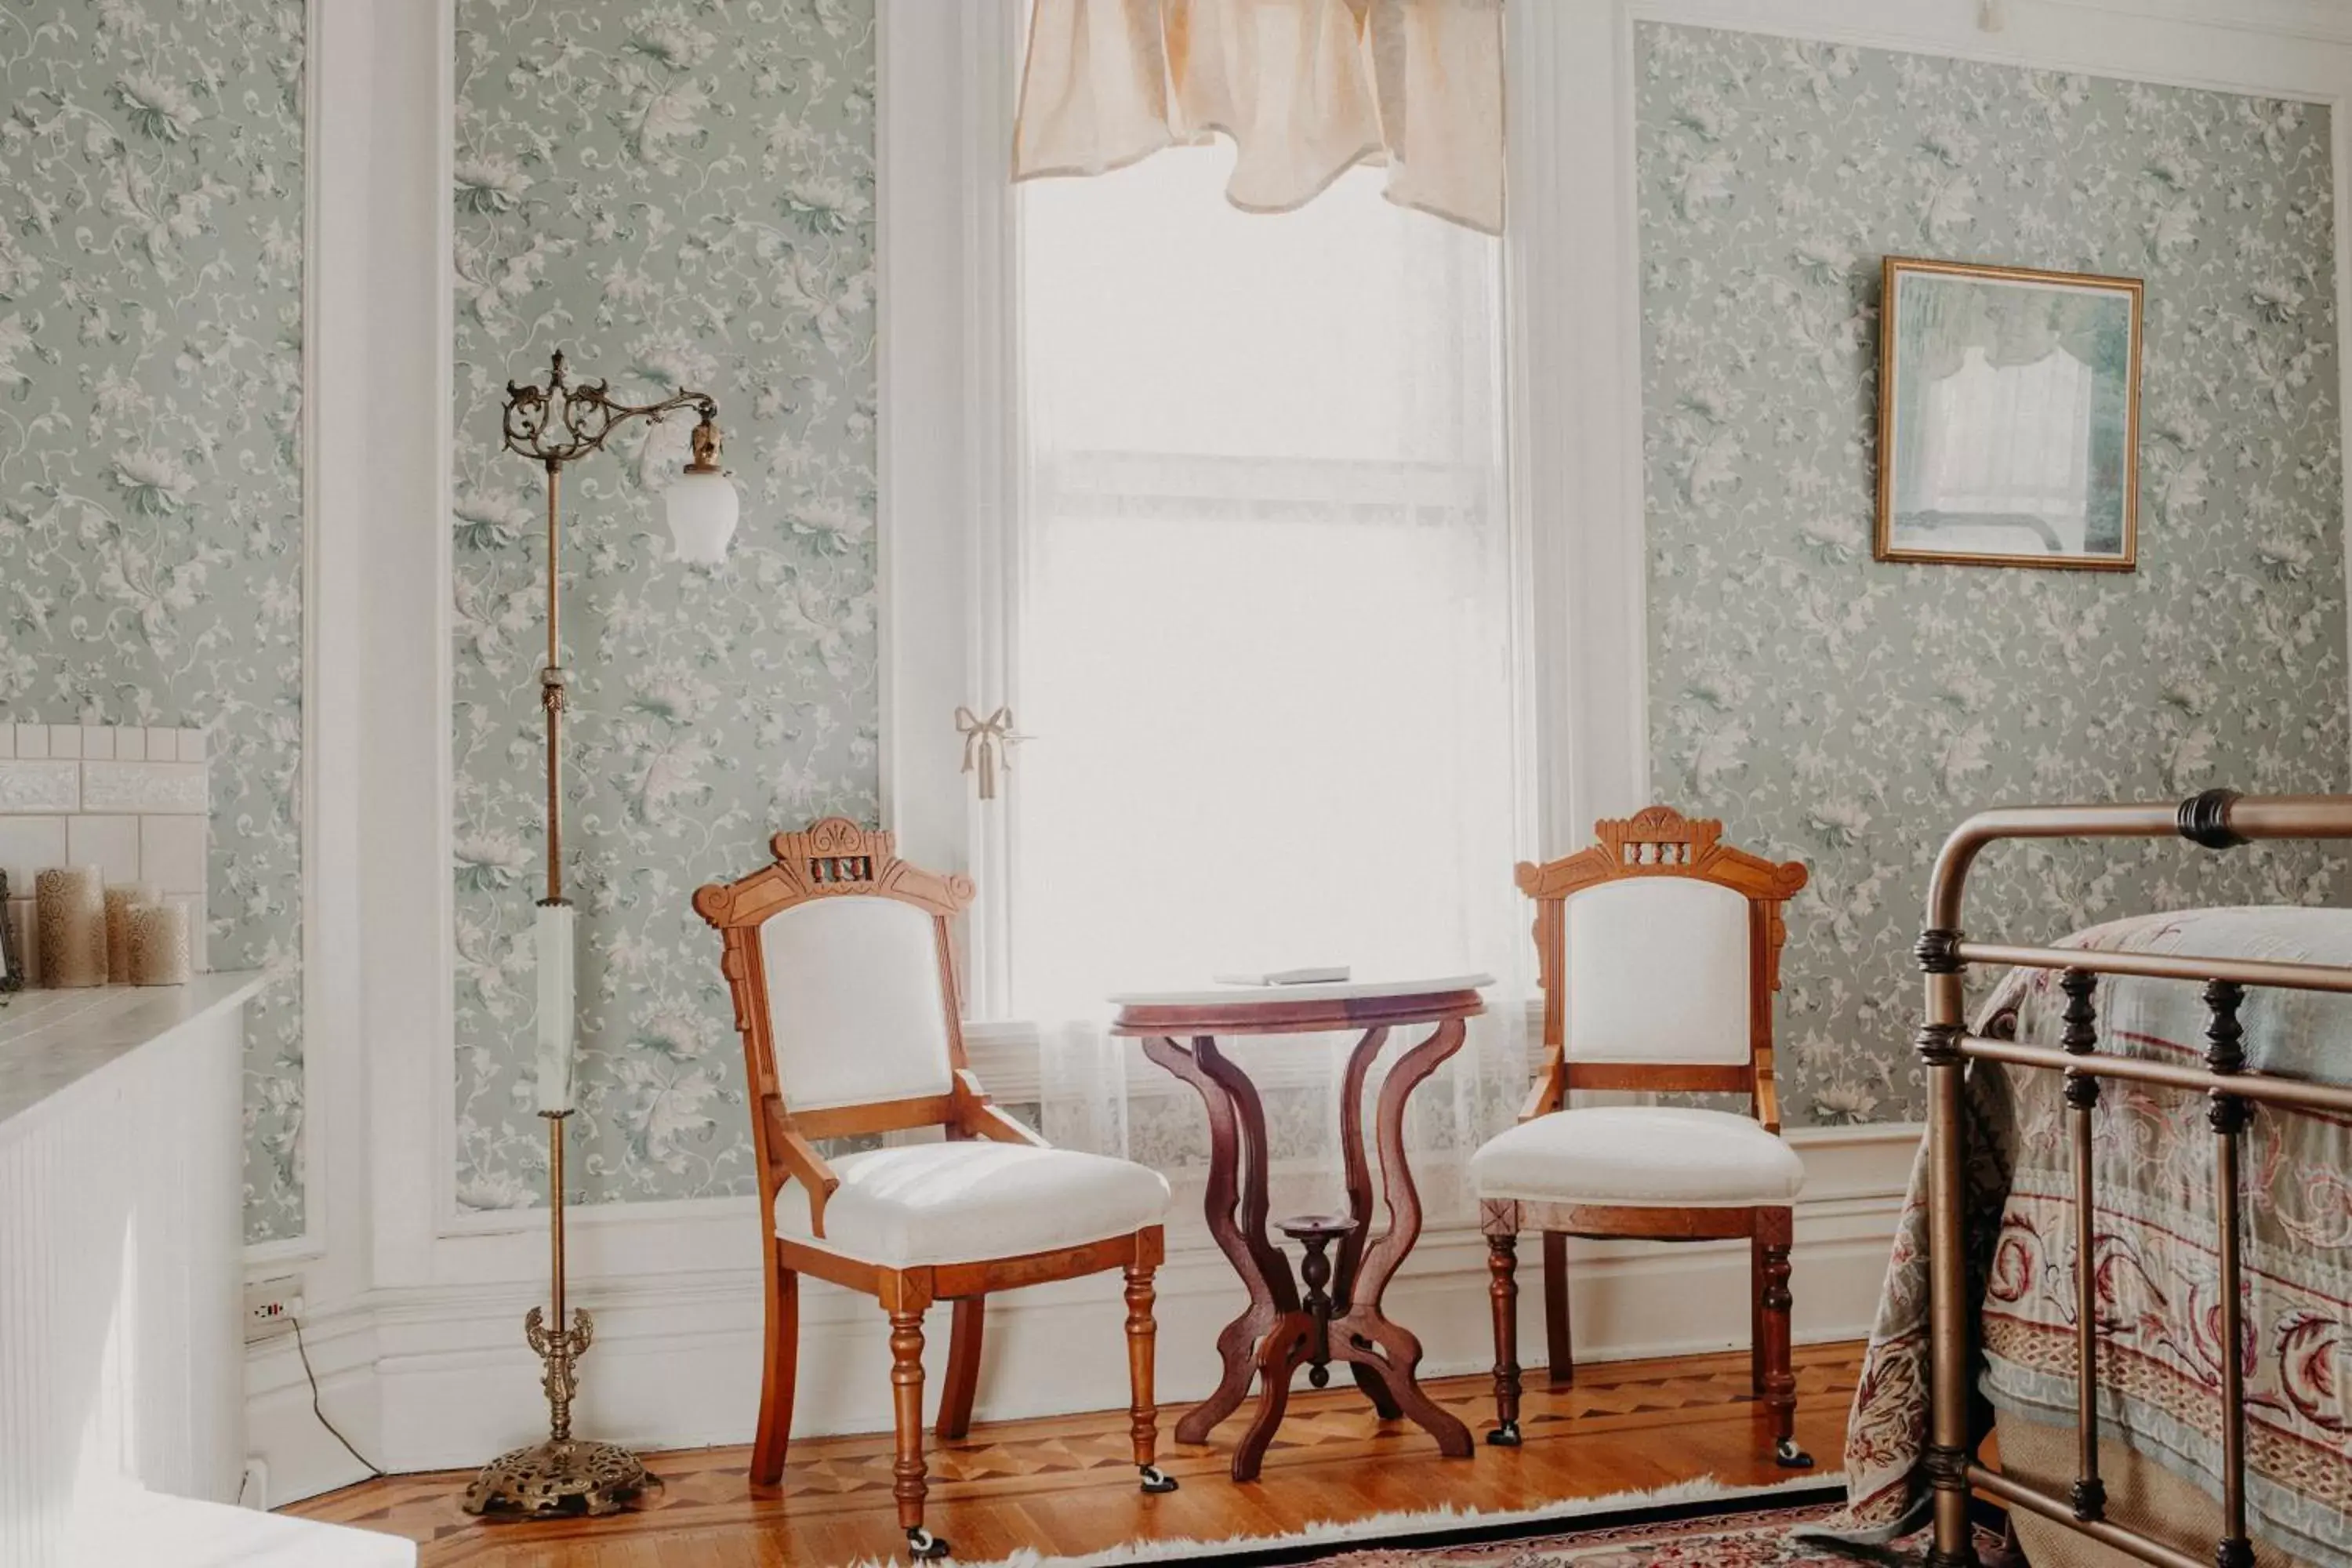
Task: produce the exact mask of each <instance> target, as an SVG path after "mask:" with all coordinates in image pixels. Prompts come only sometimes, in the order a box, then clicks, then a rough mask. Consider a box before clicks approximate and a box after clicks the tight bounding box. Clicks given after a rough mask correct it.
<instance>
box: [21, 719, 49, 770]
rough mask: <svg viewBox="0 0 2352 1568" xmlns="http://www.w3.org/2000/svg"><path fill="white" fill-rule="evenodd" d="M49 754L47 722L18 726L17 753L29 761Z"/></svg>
mask: <svg viewBox="0 0 2352 1568" xmlns="http://www.w3.org/2000/svg"><path fill="white" fill-rule="evenodd" d="M48 754H49V727H48V726H47V724H19V725H17V726H16V755H17V756H18V757H20V758H23V759H24V760H26V761H27V762H29V761H32V760H34V759H36V758H40V757H46V756H47V755H48Z"/></svg>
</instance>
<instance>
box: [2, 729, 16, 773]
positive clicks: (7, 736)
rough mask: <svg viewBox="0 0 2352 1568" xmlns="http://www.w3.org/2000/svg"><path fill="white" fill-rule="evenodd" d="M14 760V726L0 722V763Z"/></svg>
mask: <svg viewBox="0 0 2352 1568" xmlns="http://www.w3.org/2000/svg"><path fill="white" fill-rule="evenodd" d="M15 761H16V725H14V724H0V763H13V762H15Z"/></svg>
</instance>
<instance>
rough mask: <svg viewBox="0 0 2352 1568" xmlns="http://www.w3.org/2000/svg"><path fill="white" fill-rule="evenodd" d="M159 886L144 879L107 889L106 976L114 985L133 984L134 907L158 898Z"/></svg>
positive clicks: (150, 902) (108, 981) (118, 884)
mask: <svg viewBox="0 0 2352 1568" xmlns="http://www.w3.org/2000/svg"><path fill="white" fill-rule="evenodd" d="M156 897H157V894H156V892H155V889H152V888H151V887H149V886H148V885H147V884H146V883H144V882H118V883H116V884H115V885H114V886H113V887H111V888H109V889H106V980H107V984H110V985H128V984H131V910H135V909H137V908H138V907H139V906H141V905H142V904H152V903H153V902H154V901H155V900H156Z"/></svg>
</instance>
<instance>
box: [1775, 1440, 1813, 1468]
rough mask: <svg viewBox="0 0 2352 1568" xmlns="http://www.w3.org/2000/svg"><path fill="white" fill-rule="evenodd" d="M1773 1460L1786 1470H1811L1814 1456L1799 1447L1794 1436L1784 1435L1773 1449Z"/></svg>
mask: <svg viewBox="0 0 2352 1568" xmlns="http://www.w3.org/2000/svg"><path fill="white" fill-rule="evenodd" d="M1772 1462H1773V1463H1774V1464H1776V1465H1778V1466H1780V1468H1782V1469H1784V1470H1810V1469H1811V1468H1813V1457H1812V1456H1811V1454H1808V1453H1806V1452H1805V1451H1804V1450H1803V1449H1802V1448H1800V1447H1797V1440H1796V1439H1795V1438H1794V1437H1783V1438H1781V1439H1780V1444H1779V1446H1778V1447H1775V1448H1774V1449H1773V1450H1772Z"/></svg>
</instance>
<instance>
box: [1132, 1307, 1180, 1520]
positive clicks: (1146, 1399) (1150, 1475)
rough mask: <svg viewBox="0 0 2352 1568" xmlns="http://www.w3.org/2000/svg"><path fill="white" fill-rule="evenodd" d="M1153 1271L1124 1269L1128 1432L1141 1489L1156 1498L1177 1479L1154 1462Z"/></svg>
mask: <svg viewBox="0 0 2352 1568" xmlns="http://www.w3.org/2000/svg"><path fill="white" fill-rule="evenodd" d="M1153 1269H1154V1266H1153V1265H1151V1264H1149V1263H1130V1264H1129V1265H1128V1266H1127V1388H1128V1404H1127V1431H1128V1436H1129V1437H1130V1438H1131V1439H1132V1440H1133V1441H1134V1444H1135V1468H1136V1469H1137V1470H1138V1471H1139V1472H1140V1473H1141V1474H1142V1477H1143V1489H1144V1490H1145V1491H1147V1492H1149V1493H1151V1494H1153V1495H1154V1496H1158V1495H1160V1494H1162V1493H1166V1492H1172V1491H1174V1490H1175V1489H1176V1479H1175V1478H1174V1477H1173V1476H1171V1475H1168V1474H1167V1473H1165V1472H1164V1471H1162V1470H1161V1469H1160V1467H1159V1465H1158V1464H1157V1463H1156V1462H1155V1461H1156V1460H1157V1459H1158V1458H1160V1406H1159V1405H1158V1404H1157V1403H1156V1402H1155V1400H1154V1397H1153V1394H1152V1387H1151V1383H1152V1374H1153V1367H1154V1362H1155V1359H1156V1357H1157V1354H1158V1344H1159V1333H1160V1329H1159V1325H1158V1324H1157V1323H1156V1322H1154V1321H1153V1320H1152V1316H1151V1303H1152V1300H1154V1292H1153V1290H1152V1288H1151V1276H1152V1273H1153Z"/></svg>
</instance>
